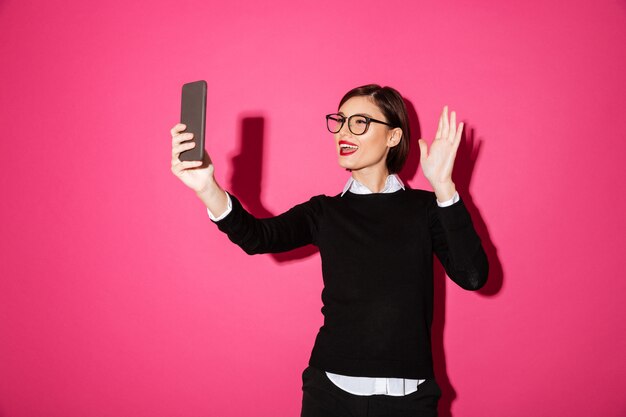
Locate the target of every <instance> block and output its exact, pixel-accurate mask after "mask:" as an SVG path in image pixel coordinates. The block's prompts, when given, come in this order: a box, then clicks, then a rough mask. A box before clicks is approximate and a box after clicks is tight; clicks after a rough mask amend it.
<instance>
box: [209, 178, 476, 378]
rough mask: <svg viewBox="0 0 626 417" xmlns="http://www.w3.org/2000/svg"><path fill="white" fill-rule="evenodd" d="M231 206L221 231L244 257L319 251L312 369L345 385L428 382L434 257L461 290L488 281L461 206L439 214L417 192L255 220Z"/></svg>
mask: <svg viewBox="0 0 626 417" xmlns="http://www.w3.org/2000/svg"><path fill="white" fill-rule="evenodd" d="M231 199H232V205H233V209H232V212H231V213H230V214H228V215H227V216H226V217H225V218H224V219H222V220H220V221H218V222H217V225H218V228H219V229H220V230H221V231H223V232H225V233H227V234H228V237H229V239H230V240H231V241H233V242H234V243H236V244H237V245H239V246H240V247H241V248H242V249H243V250H244V251H246V253H248V254H257V253H268V252H269V253H275V252H283V251H287V250H290V249H294V248H296V247H299V246H303V245H306V244H310V243H312V244H314V245H316V246H317V247H318V248H319V251H320V256H321V258H322V273H323V279H324V289H323V291H322V301H323V304H324V305H323V307H322V314H323V315H324V325H323V326H322V327H321V328H320V330H319V333H318V334H317V338H316V340H315V345H314V347H313V351H312V353H311V357H310V360H309V365H311V366H313V367H316V368H318V369H321V370H324V371H328V372H333V373H338V374H342V375H351V376H368V377H393V378H411V379H427V378H433V377H434V374H433V364H432V354H431V343H430V329H431V323H432V315H433V252H434V253H435V254H436V255H437V257H438V258H439V260H440V261H441V263H442V264H443V266H444V268H445V270H446V272H447V274H448V276H449V277H450V278H452V280H454V282H456V283H457V284H458V285H460V286H461V287H462V288H464V289H467V290H477V289H479V288H481V287H482V286H483V285H484V283H485V282H486V280H487V273H488V263H487V257H486V255H485V252H484V250H483V248H482V245H481V243H480V239H479V237H478V235H477V234H476V231H475V230H474V227H473V225H472V221H471V219H470V215H469V213H468V211H467V209H466V208H465V205H464V204H463V201H459V202H457V203H455V204H453V205H452V206H449V207H444V208H442V207H438V206H437V203H436V199H435V195H434V193H432V192H427V191H423V190H410V189H406V190H399V191H397V192H394V193H389V194H381V193H378V194H367V195H358V194H353V193H350V192H347V193H346V194H345V195H344V196H343V197H342V196H339V195H337V196H334V197H328V196H324V195H320V196H316V197H313V198H311V199H310V200H309V201H307V202H305V203H302V204H299V205H297V206H295V207H293V208H292V209H290V210H288V211H287V212H285V213H283V214H281V215H279V216H276V217H272V218H268V219H256V218H255V217H253V216H252V215H251V214H250V213H248V212H247V211H245V209H244V208H243V207H242V206H241V203H240V202H239V201H238V200H237V198H235V197H234V196H232V195H231Z"/></svg>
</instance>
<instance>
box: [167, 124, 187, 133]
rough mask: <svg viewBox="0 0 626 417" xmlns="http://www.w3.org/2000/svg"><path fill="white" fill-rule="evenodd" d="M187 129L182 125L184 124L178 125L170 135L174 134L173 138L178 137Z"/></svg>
mask: <svg viewBox="0 0 626 417" xmlns="http://www.w3.org/2000/svg"><path fill="white" fill-rule="evenodd" d="M185 129H187V126H186V125H184V124H182V123H178V124H176V125H175V126H174V127H173V128H172V130H170V133H171V134H172V136H175V135H177V134H178V133H180V132H182V131H183V130H185Z"/></svg>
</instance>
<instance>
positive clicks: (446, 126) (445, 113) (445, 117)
mask: <svg viewBox="0 0 626 417" xmlns="http://www.w3.org/2000/svg"><path fill="white" fill-rule="evenodd" d="M441 115H442V120H443V129H441V137H442V138H444V139H447V138H448V132H449V130H450V125H449V124H448V106H443V112H442V113H441Z"/></svg>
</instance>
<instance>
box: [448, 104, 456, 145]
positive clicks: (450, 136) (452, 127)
mask: <svg viewBox="0 0 626 417" xmlns="http://www.w3.org/2000/svg"><path fill="white" fill-rule="evenodd" d="M455 137H456V112H454V111H453V112H451V113H450V132H449V133H448V138H447V139H449V140H450V141H454V138H455Z"/></svg>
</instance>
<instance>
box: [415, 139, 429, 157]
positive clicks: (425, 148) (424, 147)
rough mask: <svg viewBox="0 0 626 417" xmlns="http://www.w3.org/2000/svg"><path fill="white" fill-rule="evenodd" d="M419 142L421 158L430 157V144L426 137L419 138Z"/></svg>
mask: <svg viewBox="0 0 626 417" xmlns="http://www.w3.org/2000/svg"><path fill="white" fill-rule="evenodd" d="M417 144H418V145H419V147H420V160H421V161H423V160H425V159H426V158H427V157H428V145H427V144H426V141H425V140H424V139H420V140H418V141H417Z"/></svg>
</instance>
